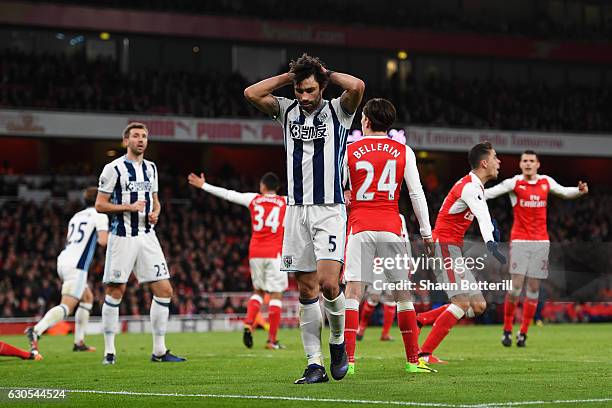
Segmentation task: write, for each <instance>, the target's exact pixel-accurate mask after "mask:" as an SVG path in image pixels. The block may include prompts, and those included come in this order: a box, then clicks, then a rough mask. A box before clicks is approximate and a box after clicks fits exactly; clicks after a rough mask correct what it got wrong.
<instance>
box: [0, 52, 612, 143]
mask: <svg viewBox="0 0 612 408" xmlns="http://www.w3.org/2000/svg"><path fill="white" fill-rule="evenodd" d="M0 73H1V75H2V81H1V82H0V108H32V109H51V110H71V111H94V112H138V113H148V114H160V115H164V114H173V115H184V116H195V117H262V116H263V115H262V114H261V113H259V112H258V111H256V110H255V109H254V108H253V107H252V106H250V105H249V104H248V103H245V102H244V98H243V95H242V91H243V89H244V87H245V86H246V84H247V81H246V79H245V78H243V77H242V76H240V75H239V74H237V73H233V74H227V73H226V74H221V73H218V74H211V73H201V74H196V73H188V72H181V71H175V72H162V71H154V70H150V71H145V72H134V73H128V74H122V73H121V72H120V71H119V68H118V67H117V63H116V62H114V61H112V60H105V59H98V60H95V61H88V60H86V59H85V58H84V56H82V55H78V54H77V55H75V56H72V57H69V56H66V55H32V54H24V53H21V52H17V51H10V50H5V51H0ZM397 81H398V79H397V78H391V79H390V81H389V86H388V87H387V88H386V89H368V90H367V94H368V95H372V96H373V95H376V96H383V97H387V98H389V99H390V100H392V101H393V102H394V103H395V104H396V105H397V109H398V116H399V119H400V120H401V121H403V122H405V123H408V124H419V125H436V126H454V127H477V128H494V129H506V130H538V131H559V130H562V131H574V132H600V131H610V130H612V119H611V116H610V114H609V106H610V105H611V103H612V87H611V86H606V87H588V86H578V85H567V84H563V85H559V86H556V87H553V86H546V85H543V84H530V83H525V84H516V85H513V84H509V83H507V82H504V81H503V80H495V79H489V80H487V79H483V80H465V79H461V78H453V79H448V80H447V79H442V78H438V77H431V78H430V79H429V80H428V81H426V82H425V83H424V84H422V85H417V84H416V83H414V82H409V83H407V84H406V87H405V90H404V91H400V89H401V88H402V87H400V86H399V84H398V83H397ZM284 91H287V90H284ZM332 93H333V90H332ZM368 95H366V98H365V99H367V96H368Z"/></svg>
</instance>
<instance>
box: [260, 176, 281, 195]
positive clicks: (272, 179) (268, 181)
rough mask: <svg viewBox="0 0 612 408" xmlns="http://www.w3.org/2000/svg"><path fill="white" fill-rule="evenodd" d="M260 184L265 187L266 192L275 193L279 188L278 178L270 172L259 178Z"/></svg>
mask: <svg viewBox="0 0 612 408" xmlns="http://www.w3.org/2000/svg"><path fill="white" fill-rule="evenodd" d="M260 182H261V183H262V184H263V185H264V186H266V188H267V189H268V190H271V191H274V192H277V191H278V190H279V188H280V181H279V179H278V176H277V175H276V174H274V173H272V172H268V173H266V174H264V175H263V176H262V177H261V180H260Z"/></svg>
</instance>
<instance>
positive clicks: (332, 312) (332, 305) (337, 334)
mask: <svg viewBox="0 0 612 408" xmlns="http://www.w3.org/2000/svg"><path fill="white" fill-rule="evenodd" d="M323 299H324V302H323V305H324V306H325V314H326V315H327V321H328V322H329V344H342V343H343V342H344V293H343V292H340V294H339V295H338V297H337V298H335V299H334V300H328V299H327V298H326V297H325V296H323Z"/></svg>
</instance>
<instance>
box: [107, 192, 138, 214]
mask: <svg viewBox="0 0 612 408" xmlns="http://www.w3.org/2000/svg"><path fill="white" fill-rule="evenodd" d="M95 207H96V211H97V212H99V213H102V214H113V213H122V212H142V211H144V209H145V201H136V202H135V203H132V204H113V203H111V202H110V194H108V193H103V192H101V191H98V195H97V196H96V205H95Z"/></svg>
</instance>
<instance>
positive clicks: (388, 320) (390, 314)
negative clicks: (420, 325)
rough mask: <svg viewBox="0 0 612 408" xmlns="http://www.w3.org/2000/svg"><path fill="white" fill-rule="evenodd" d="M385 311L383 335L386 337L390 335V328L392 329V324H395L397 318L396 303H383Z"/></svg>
mask: <svg viewBox="0 0 612 408" xmlns="http://www.w3.org/2000/svg"><path fill="white" fill-rule="evenodd" d="M383 311H384V315H383V328H382V334H381V336H382V337H386V336H388V335H389V330H391V326H393V321H394V320H395V303H393V304H386V303H385V304H383ZM415 319H416V316H415Z"/></svg>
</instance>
